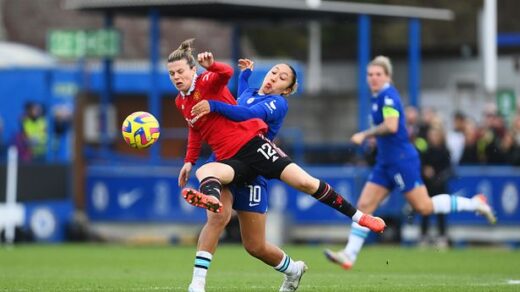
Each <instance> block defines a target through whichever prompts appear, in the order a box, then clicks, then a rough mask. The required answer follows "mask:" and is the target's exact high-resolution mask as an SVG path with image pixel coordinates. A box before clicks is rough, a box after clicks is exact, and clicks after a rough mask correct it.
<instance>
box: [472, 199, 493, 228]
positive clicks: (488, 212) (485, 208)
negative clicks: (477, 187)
mask: <svg viewBox="0 0 520 292" xmlns="http://www.w3.org/2000/svg"><path fill="white" fill-rule="evenodd" d="M472 200H473V201H474V202H475V203H476V205H477V210H476V211H477V214H479V215H482V216H484V217H486V219H487V220H488V222H489V224H496V223H497V217H496V216H495V213H494V212H493V209H492V208H491V206H490V205H489V204H488V201H487V197H486V196H485V195H484V194H477V195H475V196H473V198H472Z"/></svg>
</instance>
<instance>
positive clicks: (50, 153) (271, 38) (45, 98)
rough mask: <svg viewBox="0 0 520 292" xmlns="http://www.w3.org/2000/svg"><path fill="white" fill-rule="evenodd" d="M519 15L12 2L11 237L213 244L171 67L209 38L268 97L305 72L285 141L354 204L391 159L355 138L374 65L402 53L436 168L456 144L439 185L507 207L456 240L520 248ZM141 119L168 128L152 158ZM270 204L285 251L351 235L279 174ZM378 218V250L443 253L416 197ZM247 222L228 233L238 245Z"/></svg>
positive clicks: (463, 5) (438, 8) (371, 6)
mask: <svg viewBox="0 0 520 292" xmlns="http://www.w3.org/2000/svg"><path fill="white" fill-rule="evenodd" d="M425 3H427V4H425ZM518 11H520V2H518V1H515V0H501V1H496V0H483V1H477V0H474V1H449V0H434V1H427V2H425V1H419V0H373V1H319V0H308V1H305V0H278V1H247V0H240V1H224V0H223V1H176V0H169V1H136V0H126V1H125V0H106V1H86V0H39V1H31V0H0V230H1V231H2V232H1V239H2V240H3V241H7V242H13V241H15V242H65V241H108V242H138V243H141V242H142V243H185V244H192V243H195V242H196V238H197V234H198V232H199V231H200V228H201V227H202V225H203V224H204V222H205V217H206V215H205V211H204V210H201V209H198V208H194V207H192V206H190V205H188V204H187V203H185V202H184V200H183V199H182V197H181V196H180V195H179V194H180V189H179V188H178V186H177V174H178V172H179V170H180V167H181V166H182V163H183V158H184V153H185V147H186V138H187V130H186V125H185V122H184V120H183V118H182V117H181V115H180V114H179V113H178V111H177V109H176V108H175V105H174V97H175V96H176V94H177V92H176V90H175V88H174V87H173V86H172V85H171V83H170V81H169V78H168V74H167V72H166V66H165V65H166V61H165V58H166V57H167V56H168V54H169V53H170V52H171V51H173V50H174V49H176V48H177V47H178V45H179V44H180V43H181V42H182V41H183V40H185V39H188V38H196V41H195V47H196V49H197V51H212V52H213V53H214V55H215V57H216V58H217V59H218V60H221V61H223V62H226V63H228V64H231V65H236V62H237V60H238V58H240V57H247V58H250V59H253V60H254V61H255V62H256V63H255V65H256V66H255V72H254V75H253V77H252V79H251V81H250V83H251V84H256V86H260V82H261V80H262V79H263V76H264V75H265V73H266V72H267V71H268V70H269V69H270V68H271V66H272V65H274V64H276V63H278V62H282V61H283V62H288V63H290V64H291V65H293V66H294V67H295V69H296V71H297V72H298V76H299V83H300V87H299V90H298V92H297V94H296V95H293V96H291V97H290V98H289V113H288V116H287V118H286V121H285V125H284V127H283V129H282V132H281V134H280V138H279V139H278V140H277V141H276V143H277V144H279V145H280V146H281V147H282V148H283V149H284V150H287V152H288V153H289V154H290V155H291V157H292V158H293V159H294V160H295V161H297V162H298V163H300V164H302V165H304V166H305V168H306V169H308V170H309V172H311V173H312V174H314V175H315V176H317V177H319V178H321V179H324V180H326V181H328V182H330V183H331V184H332V185H333V186H334V187H335V188H336V189H337V190H338V191H339V192H340V193H342V194H344V195H345V196H346V197H348V198H349V199H350V200H351V201H354V202H355V201H356V199H357V197H358V195H359V194H360V191H361V187H362V185H363V184H364V182H365V180H366V178H367V175H368V173H369V170H370V166H371V164H372V163H373V157H374V151H375V149H374V143H373V141H369V142H368V143H366V144H365V145H363V146H362V147H356V146H354V145H352V144H350V142H349V137H350V136H351V135H352V134H353V133H354V132H355V131H357V130H358V129H366V128H367V127H368V126H369V119H368V118H369V108H368V105H369V98H370V93H369V91H368V88H367V85H366V82H365V73H366V70H365V69H366V64H367V63H368V62H369V61H370V60H371V59H372V58H373V57H374V56H377V55H380V54H383V55H386V56H389V57H390V58H391V59H392V61H393V64H394V82H395V85H396V87H397V88H398V89H399V90H400V92H401V94H402V98H403V103H404V104H406V105H407V111H406V114H407V121H408V127H409V131H410V139H412V140H413V141H414V143H415V144H416V146H417V148H418V149H419V150H420V152H421V153H422V154H423V156H424V157H423V158H424V160H423V164H424V165H425V167H434V166H433V165H430V164H428V163H429V161H430V160H428V159H431V157H430V158H429V156H428V155H429V152H428V151H427V150H428V149H429V146H430V148H432V147H437V146H438V147H444V148H446V149H447V151H449V158H450V161H449V163H448V164H447V165H444V166H442V168H441V169H440V170H438V171H437V174H438V175H436V176H434V177H431V176H428V172H427V171H426V173H425V178H426V179H429V180H430V182H431V184H433V185H436V186H438V187H439V186H441V187H445V188H446V191H447V192H450V193H456V194H459V195H463V196H472V195H473V194H475V193H479V192H482V193H484V194H486V196H487V197H488V200H489V201H490V202H491V204H492V205H493V207H494V208H495V209H496V211H497V215H498V222H499V223H498V225H496V226H492V227H490V226H488V225H487V224H486V222H485V220H484V219H483V218H479V217H475V216H473V215H472V214H456V215H450V216H448V219H447V222H448V229H447V232H446V235H445V237H443V242H442V243H440V244H444V245H446V244H451V245H465V244H468V243H478V244H494V245H496V244H500V245H511V246H518V243H519V242H520V228H519V225H520V211H519V198H518V196H519V194H518V190H519V188H520V168H519V166H520V107H519V106H520V104H519V102H518V93H519V92H520V19H519V18H518V17H517V12H518ZM235 80H236V76H235V77H234V78H233V79H232V81H231V82H230V84H229V87H230V89H231V90H232V91H233V92H234V91H235V90H236V88H235V87H236V86H235V85H236V82H235ZM134 111H148V112H151V113H152V114H154V115H155V116H156V117H157V118H158V120H159V122H160V124H161V138H160V141H159V142H158V143H156V144H155V145H153V146H152V147H151V148H150V149H148V150H135V149H132V148H130V147H128V146H127V145H126V144H125V142H124V141H123V139H122V138H121V134H120V126H121V123H122V121H123V120H124V118H125V117H126V116H127V115H128V114H130V113H132V112H134ZM432 129H434V130H436V131H435V133H436V134H437V136H436V137H437V138H435V137H434V136H435V135H434V134H429V133H430V132H432ZM208 155H209V149H207V148H205V149H204V151H203V156H204V157H207V156H208ZM430 155H431V154H430ZM204 157H203V158H201V160H200V161H203V160H202V159H204ZM435 167H436V166H435ZM190 184H191V186H193V187H197V186H198V183H197V182H196V181H195V180H191V181H190ZM269 210H270V211H269V215H268V218H269V222H268V223H269V226H268V238H269V240H271V241H273V242H275V243H296V242H302V243H308V242H341V243H344V242H345V241H346V239H347V236H348V230H349V228H350V227H349V226H350V223H349V222H346V221H345V219H344V217H343V216H342V215H341V214H339V213H337V212H335V211H333V210H332V209H330V208H327V207H325V206H322V205H321V204H317V203H316V201H315V200H314V199H313V198H311V197H308V196H307V195H305V194H301V193H298V192H296V191H295V190H294V189H292V188H290V187H288V186H286V185H284V184H281V183H279V182H278V181H271V183H270V209H269ZM377 214H379V215H380V216H382V217H384V218H385V219H386V220H387V222H388V223H389V229H388V231H387V232H385V233H384V234H383V236H380V237H377V238H376V237H375V236H374V237H373V238H371V239H370V240H371V241H372V242H377V241H383V242H392V243H400V244H405V245H412V244H422V243H428V244H430V243H432V242H433V244H435V242H436V241H435V240H434V239H435V238H436V237H438V232H437V231H436V229H435V228H431V229H430V230H427V231H426V234H424V232H421V224H420V218H419V216H415V215H414V214H413V212H411V211H410V210H409V207H407V206H406V204H405V202H404V200H403V196H402V195H401V194H399V193H395V194H393V195H391V196H390V198H389V199H388V200H387V201H385V202H384V204H383V205H382V206H381V208H380V209H379V210H378V213H377ZM433 222H434V221H432V224H433ZM237 226H238V225H237V224H236V222H234V221H232V223H231V224H230V225H229V228H228V229H227V232H226V234H225V238H224V239H225V240H228V241H237V240H239V235H238V231H237V228H238V227H237Z"/></svg>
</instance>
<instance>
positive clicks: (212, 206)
mask: <svg viewBox="0 0 520 292" xmlns="http://www.w3.org/2000/svg"><path fill="white" fill-rule="evenodd" d="M196 175H197V179H198V180H199V181H200V186H199V190H198V191H197V190H195V189H191V188H184V189H183V190H182V196H183V198H184V199H185V200H186V202H188V203H189V204H190V205H193V206H195V207H199V208H204V209H207V210H209V211H211V212H215V213H218V212H221V210H222V203H221V201H220V195H221V192H222V185H226V184H229V183H230V182H231V180H232V179H233V176H234V170H233V168H231V167H230V166H229V165H225V164H222V163H218V162H210V163H206V164H204V165H203V166H201V167H200V168H199V169H197V172H196Z"/></svg>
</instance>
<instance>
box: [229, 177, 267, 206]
mask: <svg viewBox="0 0 520 292" xmlns="http://www.w3.org/2000/svg"><path fill="white" fill-rule="evenodd" d="M229 189H230V190H231V193H232V194H233V209H235V210H237V211H248V212H255V213H261V214H264V213H265V212H267V202H268V201H269V196H268V195H267V180H266V179H265V178H263V177H261V176H258V177H257V178H255V179H254V180H253V181H252V182H251V183H250V184H240V185H236V184H233V185H231V186H230V187H229Z"/></svg>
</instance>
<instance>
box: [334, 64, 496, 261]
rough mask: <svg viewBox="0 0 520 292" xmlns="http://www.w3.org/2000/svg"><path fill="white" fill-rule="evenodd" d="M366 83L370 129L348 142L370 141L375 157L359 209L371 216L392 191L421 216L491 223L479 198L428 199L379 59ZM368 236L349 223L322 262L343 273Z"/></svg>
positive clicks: (385, 67)
mask: <svg viewBox="0 0 520 292" xmlns="http://www.w3.org/2000/svg"><path fill="white" fill-rule="evenodd" d="M367 82H368V85H369V87H370V90H371V91H372V98H371V104H372V108H371V109H372V110H371V111H372V121H373V124H374V127H373V128H370V129H368V130H365V131H362V132H358V133H356V134H354V135H353V136H352V138H351V141H352V142H354V143H355V144H361V143H363V141H364V140H365V139H366V138H368V137H372V136H375V137H376V140H377V157H376V165H375V166H374V167H373V169H372V173H371V174H370V176H369V178H368V182H367V183H366V184H365V187H364V188H363V191H362V193H361V196H360V198H359V201H358V204H357V207H358V209H359V210H361V211H362V212H364V213H367V214H372V213H373V212H374V211H375V210H376V209H377V207H378V206H379V204H380V203H381V202H382V201H383V200H384V199H385V198H386V196H387V195H388V194H389V192H390V190H393V189H395V188H397V189H399V190H400V191H401V192H402V193H403V194H404V195H405V198H406V200H407V201H408V202H409V203H410V205H411V206H412V208H413V209H414V210H415V211H417V212H418V213H420V214H422V215H430V214H432V213H435V214H447V213H452V212H463V211H466V212H477V213H478V214H481V215H484V216H485V217H486V218H487V220H488V221H489V222H490V223H492V224H494V223H495V222H496V218H495V216H494V214H493V210H492V209H491V207H490V206H489V205H488V204H487V202H486V197H485V196H484V195H482V194H478V195H476V196H474V197H473V198H471V199H470V198H465V197H460V196H454V195H448V194H441V195H436V196H434V197H430V196H429V195H428V191H427V190H426V187H425V186H424V183H423V181H422V179H421V162H420V160H419V155H418V153H417V151H416V150H415V148H414V146H413V145H412V144H411V143H410V141H409V139H408V133H407V131H406V126H405V116H404V114H403V106H402V104H401V98H400V96H399V93H398V91H397V89H396V88H395V87H394V86H393V85H392V84H391V82H392V64H391V63H390V59H389V58H387V57H384V56H378V57H376V58H375V59H374V60H372V61H371V62H370V63H369V64H368V68H367ZM368 232H369V230H368V229H367V228H365V227H362V226H360V225H359V224H357V223H355V222H353V223H352V228H351V231H350V236H349V240H348V243H347V245H346V247H345V249H343V250H341V251H338V252H334V251H331V250H325V255H326V257H327V258H328V259H329V260H330V261H332V262H334V263H336V264H339V265H340V266H341V267H343V268H344V269H350V268H352V266H353V264H354V262H355V261H356V258H357V256H358V254H359V252H360V251H361V248H362V247H363V243H364V241H365V238H366V237H367V236H368Z"/></svg>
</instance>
